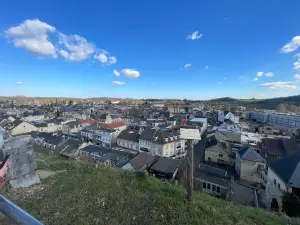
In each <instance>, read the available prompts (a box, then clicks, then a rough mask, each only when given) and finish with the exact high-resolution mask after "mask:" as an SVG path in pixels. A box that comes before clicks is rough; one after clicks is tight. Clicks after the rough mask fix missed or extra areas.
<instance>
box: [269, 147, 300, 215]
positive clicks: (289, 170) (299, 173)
mask: <svg viewBox="0 0 300 225" xmlns="http://www.w3.org/2000/svg"><path fill="white" fill-rule="evenodd" d="M284 192H289V193H294V194H295V195H296V196H297V197H298V198H300V153H296V154H295V155H291V156H287V157H284V158H281V159H279V160H276V161H274V162H272V163H271V164H270V165H269V167H268V181H267V188H266V193H267V198H266V200H267V206H268V208H269V209H270V210H271V211H276V212H280V211H281V210H282V195H283V193H284Z"/></svg>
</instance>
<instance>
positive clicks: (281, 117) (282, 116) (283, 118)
mask: <svg viewBox="0 0 300 225" xmlns="http://www.w3.org/2000/svg"><path fill="white" fill-rule="evenodd" d="M245 115H248V117H247V118H248V119H252V120H255V121H257V122H260V123H265V124H269V125H273V126H277V127H283V128H299V127H300V115H296V114H288V113H277V112H274V111H267V110H265V111H250V112H247V113H245Z"/></svg>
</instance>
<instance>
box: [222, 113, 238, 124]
mask: <svg viewBox="0 0 300 225" xmlns="http://www.w3.org/2000/svg"><path fill="white" fill-rule="evenodd" d="M224 119H225V120H230V121H231V122H233V123H239V121H240V118H239V117H238V116H235V115H233V113H231V112H229V113H227V114H226V115H225V117H224Z"/></svg>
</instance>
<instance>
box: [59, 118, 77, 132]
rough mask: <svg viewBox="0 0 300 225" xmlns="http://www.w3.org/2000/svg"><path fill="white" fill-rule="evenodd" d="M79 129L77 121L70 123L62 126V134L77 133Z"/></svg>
mask: <svg viewBox="0 0 300 225" xmlns="http://www.w3.org/2000/svg"><path fill="white" fill-rule="evenodd" d="M80 129H81V126H80V122H79V121H78V120H75V121H70V122H66V123H63V124H62V133H63V134H66V135H69V134H72V133H78V132H79V131H80Z"/></svg>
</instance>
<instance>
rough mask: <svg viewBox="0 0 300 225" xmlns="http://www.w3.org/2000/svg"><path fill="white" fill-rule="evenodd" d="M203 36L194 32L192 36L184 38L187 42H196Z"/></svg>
mask: <svg viewBox="0 0 300 225" xmlns="http://www.w3.org/2000/svg"><path fill="white" fill-rule="evenodd" d="M202 36H203V34H199V31H195V32H193V33H192V34H189V35H188V36H187V37H186V38H187V39H189V40H196V39H199V38H201V37H202Z"/></svg>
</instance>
